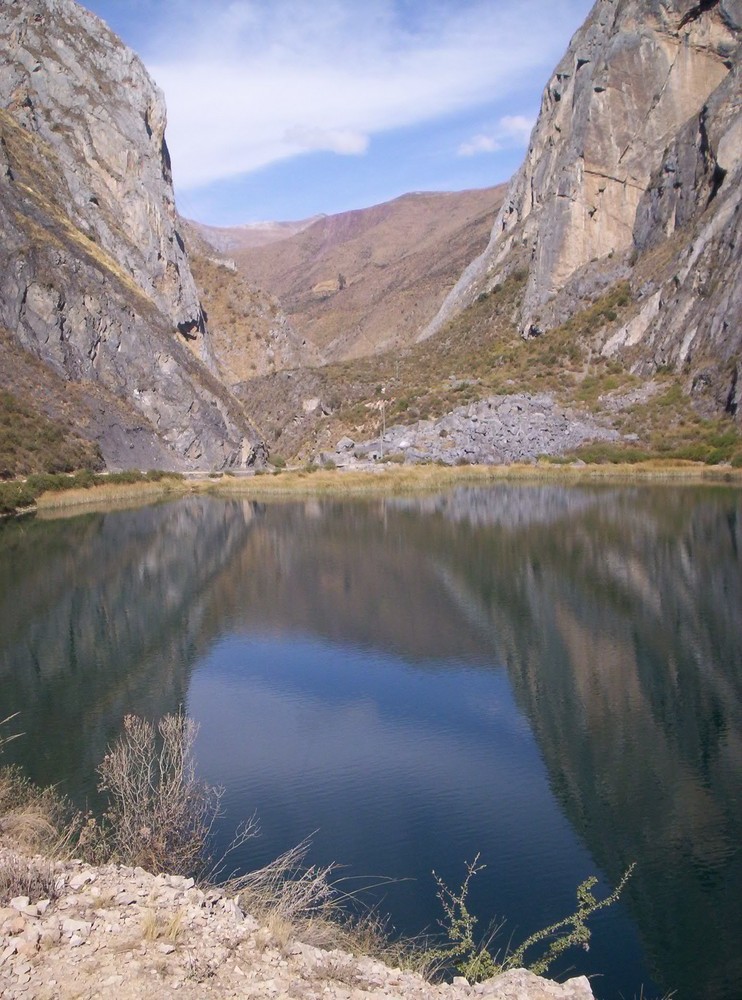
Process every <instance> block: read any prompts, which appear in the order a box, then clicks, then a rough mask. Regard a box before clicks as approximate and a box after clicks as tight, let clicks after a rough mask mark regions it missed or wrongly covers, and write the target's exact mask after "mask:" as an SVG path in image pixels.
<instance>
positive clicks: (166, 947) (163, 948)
mask: <svg viewBox="0 0 742 1000" xmlns="http://www.w3.org/2000/svg"><path fill="white" fill-rule="evenodd" d="M157 950H158V951H159V952H160V954H162V955H172V953H173V952H174V951H175V945H174V944H167V943H165V942H163V943H162V944H158V945H157Z"/></svg>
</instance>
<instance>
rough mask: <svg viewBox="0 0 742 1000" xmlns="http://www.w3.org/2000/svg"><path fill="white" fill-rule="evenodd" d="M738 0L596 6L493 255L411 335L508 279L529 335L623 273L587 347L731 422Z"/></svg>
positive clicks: (543, 118) (550, 102) (513, 194)
mask: <svg viewBox="0 0 742 1000" xmlns="http://www.w3.org/2000/svg"><path fill="white" fill-rule="evenodd" d="M741 27H742V4H741V3H740V2H739V0H701V2H699V3H695V2H693V0H662V2H660V0H644V2H640V0H598V2H597V3H596V4H595V6H594V8H593V10H592V11H591V13H590V15H589V17H588V19H587V21H586V22H585V24H584V25H583V27H582V28H581V29H580V30H579V31H578V32H577V34H576V35H575V37H574V38H573V40H572V42H571V44H570V46H569V48H568V51H567V53H566V54H565V56H564V58H563V59H562V60H561V62H560V63H559V65H558V66H557V67H556V69H555V71H554V73H553V75H552V77H551V79H550V80H549V82H548V84H547V86H546V88H545V90H544V94H543V99H542V105H541V112H540V115H539V118H538V121H537V123H536V126H535V128H534V131H533V134H532V136H531V142H530V146H529V149H528V153H527V155H526V158H525V161H524V163H523V165H522V166H521V168H520V170H519V171H518V173H517V174H516V175H515V177H514V178H513V180H512V182H511V185H510V188H509V191H508V194H507V196H506V198H505V202H504V204H503V206H502V208H501V210H500V212H499V215H498V217H497V219H496V221H495V225H494V228H493V231H492V236H491V239H490V243H489V246H488V247H487V249H486V250H485V251H484V253H483V254H482V255H481V256H480V257H478V258H477V259H476V260H475V261H473V262H472V264H470V266H469V267H468V268H467V270H466V271H465V272H464V274H463V275H462V277H461V279H460V280H459V282H458V284H457V285H456V287H455V288H454V290H453V291H452V293H451V294H450V295H449V297H448V298H447V300H446V301H445V303H444V304H443V306H442V308H441V310H440V312H439V313H438V315H437V317H436V318H435V320H434V321H433V323H432V324H431V325H430V326H429V327H428V328H427V330H426V331H425V332H424V333H423V335H422V338H421V339H424V338H425V337H427V336H430V335H431V334H432V333H434V332H435V331H436V330H438V329H440V328H441V327H442V326H443V325H444V324H445V323H446V321H447V320H449V319H450V318H451V317H452V316H455V315H457V314H458V313H459V312H460V311H461V310H462V309H463V308H465V307H466V306H467V305H469V304H470V303H471V302H473V301H474V299H475V298H476V297H477V295H480V294H481V293H482V292H483V291H484V292H486V291H488V290H490V289H492V288H493V287H495V286H496V285H497V284H498V283H499V282H501V281H502V280H503V277H504V276H506V275H507V274H509V273H512V272H513V271H515V270H523V269H526V270H527V273H528V280H527V285H526V291H525V296H524V299H523V302H522V305H521V308H520V315H519V322H520V328H521V332H522V334H523V336H524V337H530V336H537V335H540V334H542V333H546V332H547V331H548V330H549V329H551V328H552V327H554V326H556V325H558V324H559V323H561V322H563V321H564V319H565V318H567V317H568V316H569V315H570V314H571V313H573V312H575V311H576V310H577V309H579V308H584V305H583V306H581V305H580V303H584V300H585V299H586V298H587V299H590V298H594V297H596V295H598V294H600V293H601V291H603V290H605V288H606V287H609V286H610V285H611V284H613V283H615V282H617V281H618V280H625V279H626V278H627V277H628V278H630V279H631V282H632V293H633V296H632V298H633V301H634V304H635V308H634V309H633V312H632V315H631V316H630V317H629V319H628V322H626V323H624V324H623V326H622V327H621V328H619V329H614V330H612V331H608V332H607V333H606V336H605V337H604V339H603V341H602V342H600V343H596V344H595V345H594V346H595V347H596V348H597V349H598V350H600V351H602V352H604V353H605V354H607V355H616V354H618V355H620V356H621V358H622V359H623V360H625V361H626V362H627V363H628V364H629V365H630V366H631V367H632V370H634V371H635V372H637V373H640V374H645V375H646V374H649V373H651V372H653V371H654V370H656V369H657V368H659V367H662V366H672V367H673V368H674V369H676V370H677V371H679V372H682V373H684V374H687V376H688V381H687V388H688V389H689V390H691V391H693V390H703V391H704V392H705V393H706V395H707V396H708V395H709V392H708V390H711V392H710V396H711V400H712V403H713V404H714V405H715V406H716V407H717V408H720V409H722V410H724V409H725V410H727V412H729V413H732V414H738V413H739V409H738V403H739V397H740V389H739V385H740V379H739V374H740V354H741V353H742V334H741V333H740V330H739V326H738V317H739V313H740V291H739V280H738V278H739V261H740V252H739V245H740V244H739V216H740V211H739V202H740V190H741V186H740V177H739V175H740V169H742V167H741V165H742V111H741V108H740V99H739V98H740V84H739V43H740V28H741Z"/></svg>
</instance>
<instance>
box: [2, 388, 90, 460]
mask: <svg viewBox="0 0 742 1000" xmlns="http://www.w3.org/2000/svg"><path fill="white" fill-rule="evenodd" d="M102 466H103V460H102V458H101V455H100V451H99V450H98V448H97V446H96V445H94V444H93V443H92V442H90V441H86V440H85V439H84V438H81V437H80V436H79V435H78V434H77V433H76V432H75V431H74V429H73V428H72V427H71V426H70V425H69V424H65V423H63V422H62V421H53V420H50V419H49V418H48V417H46V416H45V415H44V414H43V413H40V412H39V411H38V410H37V409H35V408H34V407H33V406H31V405H29V404H28V403H24V402H22V401H21V400H20V399H19V398H18V397H17V396H15V395H13V394H12V393H10V392H6V391H4V390H2V389H0V479H15V478H17V477H18V476H27V475H29V474H31V473H45V472H49V473H55V472H72V471H73V470H75V469H90V470H93V471H95V470H98V469H100V468H102Z"/></svg>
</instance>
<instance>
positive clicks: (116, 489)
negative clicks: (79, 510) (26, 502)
mask: <svg viewBox="0 0 742 1000" xmlns="http://www.w3.org/2000/svg"><path fill="white" fill-rule="evenodd" d="M194 488H197V485H196V484H194V483H188V482H186V481H184V480H182V479H176V478H172V479H170V478H164V479H161V480H160V481H159V482H152V483H150V482H140V483H103V484H101V485H100V486H91V487H90V488H87V489H72V490H62V491H60V492H56V491H55V492H48V493H42V494H41V496H39V497H38V498H37V500H36V506H37V509H38V510H39V511H50V510H56V509H60V508H66V507H80V506H95V505H103V506H104V507H105V506H107V505H109V504H110V503H112V502H121V501H128V500H145V501H147V502H151V501H152V500H154V499H156V498H158V497H163V496H178V495H182V494H185V493H189V492H191V491H192V490H193V489H194Z"/></svg>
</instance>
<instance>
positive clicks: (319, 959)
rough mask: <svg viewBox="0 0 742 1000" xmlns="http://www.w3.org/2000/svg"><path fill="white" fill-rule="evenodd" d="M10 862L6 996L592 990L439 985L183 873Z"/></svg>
mask: <svg viewBox="0 0 742 1000" xmlns="http://www.w3.org/2000/svg"><path fill="white" fill-rule="evenodd" d="M0 866H2V867H5V868H12V869H13V870H14V871H15V872H16V873H17V872H18V871H19V868H20V869H21V870H23V871H24V874H27V876H28V877H27V884H28V886H29V888H28V889H27V890H26V892H27V894H26V895H22V896H17V897H14V898H13V899H11V900H10V901H9V902H7V903H6V904H5V905H4V906H0V995H2V996H3V997H4V998H6V1000H30V998H34V1000H72V998H73V997H74V998H85V1000H93V998H103V997H106V998H110V997H114V996H115V997H116V998H117V1000H134V998H139V997H145V996H148V997H169V996H175V995H177V996H178V997H183V998H187V1000H201V998H204V997H212V998H216V997H219V998H223V997H240V998H254V1000H274V998H276V1000H279V998H287V1000H365V998H378V1000H381V998H387V1000H392V998H400V1000H401V998H405V1000H593V994H592V991H591V989H590V986H589V983H588V981H587V979H586V978H585V977H580V978H576V979H571V980H569V981H568V982H566V983H564V984H557V983H554V982H551V981H550V980H546V979H541V978H539V977H538V976H534V975H533V974H532V973H530V972H526V971H525V970H523V969H518V970H514V971H511V972H508V973H505V974H503V975H502V976H498V977H496V978H494V979H491V980H488V981H487V982H485V983H481V984H478V985H473V986H470V985H469V984H468V983H467V982H466V980H465V979H462V978H459V979H456V980H455V981H454V983H453V984H436V985H434V984H431V983H428V982H427V981H426V980H424V979H423V978H422V977H421V976H420V975H418V974H416V973H413V972H406V971H402V970H400V969H393V968H390V967H389V966H387V965H385V964H383V963H382V962H380V961H378V960H376V959H372V958H368V957H355V956H353V955H350V954H348V953H346V952H341V951H337V950H335V951H325V950H323V949H321V948H316V947H313V946H312V945H308V944H302V943H301V942H298V941H296V940H294V939H293V937H292V934H291V930H290V928H289V927H288V926H287V925H285V924H283V923H281V922H280V921H274V922H271V921H268V923H269V924H270V926H261V925H260V924H259V923H258V921H257V920H255V919H254V918H253V917H251V916H249V915H247V914H245V913H243V912H242V909H241V908H240V906H239V903H238V902H237V900H236V899H234V898H230V897H229V896H227V895H225V894H223V893H222V892H221V891H220V890H219V889H214V888H207V889H204V888H200V887H198V886H197V885H195V884H194V881H193V879H187V878H183V877H182V876H175V875H152V874H150V873H148V872H146V871H144V870H143V869H141V868H128V867H124V866H118V865H105V866H101V867H92V866H89V865H86V864H83V863H81V862H79V861H71V862H61V861H58V862H49V861H46V860H44V859H41V858H35V859H30V858H25V857H22V856H19V855H18V854H15V853H13V852H10V851H8V850H5V851H2V852H0ZM34 886H37V890H36V892H34V889H33V887H34ZM43 889H46V893H43V892H42V896H40V897H39V898H34V897H35V895H38V893H39V892H40V891H42V890H43ZM28 893H30V895H29V894H28Z"/></svg>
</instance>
